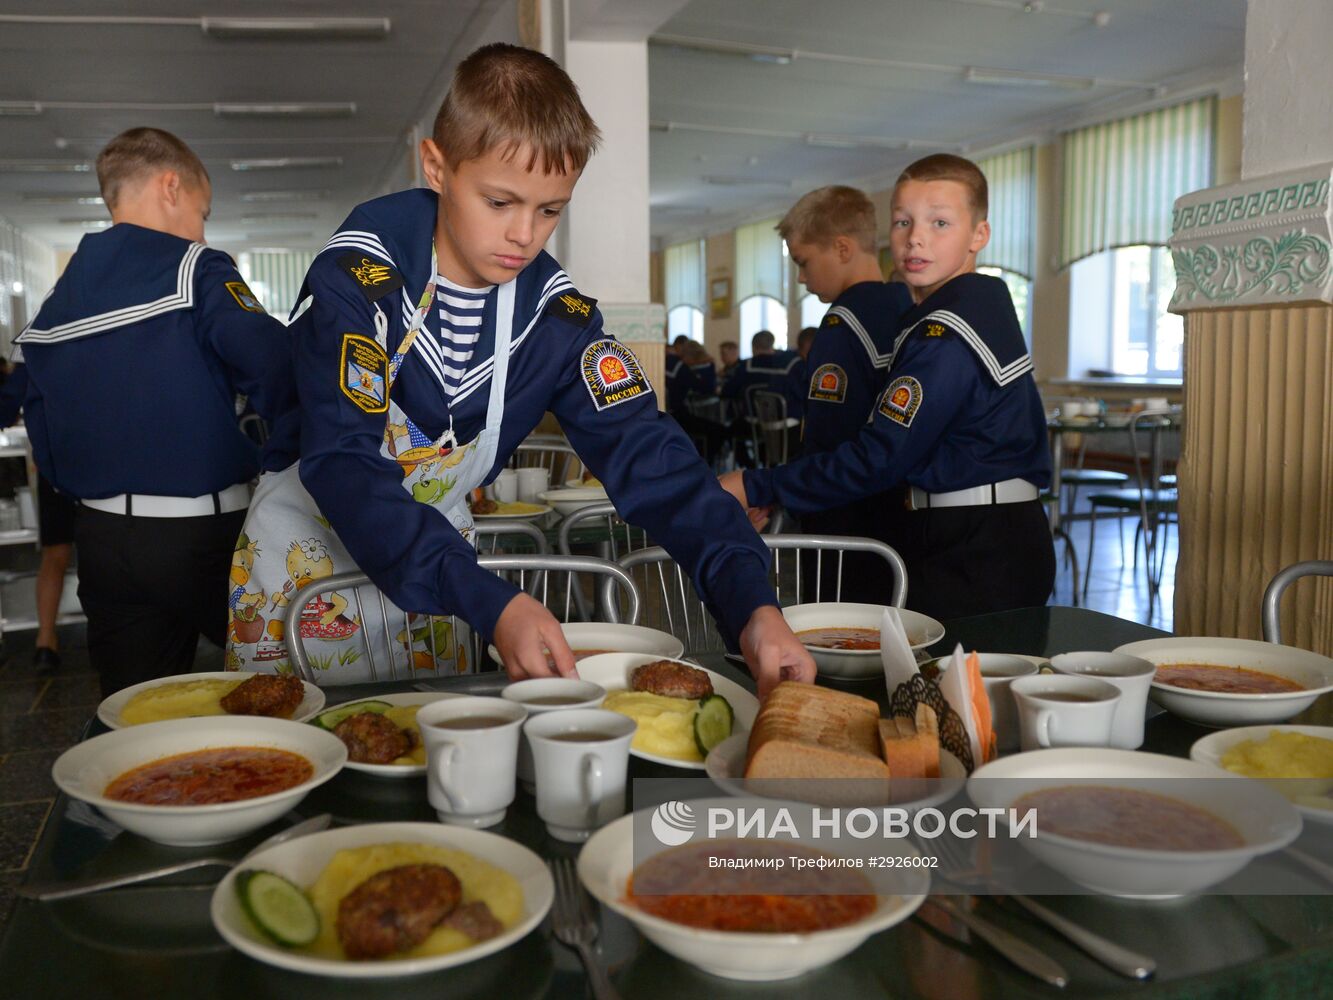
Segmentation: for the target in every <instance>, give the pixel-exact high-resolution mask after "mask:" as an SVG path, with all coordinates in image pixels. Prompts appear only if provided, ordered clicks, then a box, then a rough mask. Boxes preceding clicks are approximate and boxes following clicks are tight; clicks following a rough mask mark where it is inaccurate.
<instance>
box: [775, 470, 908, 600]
mask: <svg viewBox="0 0 1333 1000" xmlns="http://www.w3.org/2000/svg"><path fill="white" fill-rule="evenodd" d="M906 513H907V511H906V510H904V508H903V490H901V489H895V490H887V491H885V492H883V493H877V494H875V495H874V496H872V497H867V498H865V499H864V500H858V501H856V502H855V503H852V504H848V505H847V506H845V507H833V508H830V509H829V510H821V511H813V512H811V513H808V514H802V515H801V531H802V532H803V533H805V534H809V535H834V536H840V537H856V538H873V539H878V540H880V541H886V540H887V537H886V536H888V535H890V534H892V533H893V532H892V531H891V530H889V522H891V521H893V520H894V519H895V518H896V519H897V520H901V519H902V518H903V517H904V516H905V515H906ZM889 544H890V545H892V544H893V543H892V542H889ZM895 547H896V546H895ZM899 554H900V555H901V553H899ZM838 579H839V566H838V556H837V553H836V552H826V553H825V554H824V558H823V560H821V561H819V562H817V561H816V559H815V558H814V556H813V555H812V554H811V553H809V552H803V553H802V554H801V600H802V601H804V602H807V603H809V602H812V601H814V600H815V594H816V593H818V594H819V600H821V601H850V602H853V603H858V604H888V603H890V599H891V598H892V597H893V583H894V574H893V570H892V568H891V567H890V566H889V564H888V563H886V562H885V561H884V560H883V559H881V558H880V557H879V556H877V555H874V554H872V553H868V552H847V553H845V554H844V555H843V560H842V566H841V579H842V589H841V592H839V589H838ZM816 580H818V581H819V584H820V586H819V590H818V591H816V589H815V583H816ZM908 583H909V584H910V583H911V576H910V574H909V576H908ZM908 593H909V595H910V593H911V590H910V586H909V590H908Z"/></svg>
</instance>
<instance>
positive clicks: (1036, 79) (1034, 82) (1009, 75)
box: [963, 66, 1097, 90]
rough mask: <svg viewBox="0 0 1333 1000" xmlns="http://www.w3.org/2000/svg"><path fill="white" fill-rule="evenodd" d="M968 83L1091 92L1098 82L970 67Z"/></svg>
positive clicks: (1084, 78) (967, 72) (967, 73)
mask: <svg viewBox="0 0 1333 1000" xmlns="http://www.w3.org/2000/svg"><path fill="white" fill-rule="evenodd" d="M963 79H964V80H966V81H967V82H968V83H987V84H996V85H998V86H1006V87H1007V86H1017V87H1061V88H1063V89H1065V90H1090V89H1091V88H1092V86H1093V85H1094V84H1095V83H1096V82H1097V81H1096V80H1094V79H1093V78H1092V77H1090V76H1060V75H1058V74H1055V73H1029V72H1027V71H1026V70H1021V69H986V68H985V67H982V66H969V67H967V69H965V70H963Z"/></svg>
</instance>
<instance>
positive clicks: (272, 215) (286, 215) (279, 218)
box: [241, 212, 319, 226]
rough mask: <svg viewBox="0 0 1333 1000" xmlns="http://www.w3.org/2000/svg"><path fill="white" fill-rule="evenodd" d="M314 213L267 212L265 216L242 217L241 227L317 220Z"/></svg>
mask: <svg viewBox="0 0 1333 1000" xmlns="http://www.w3.org/2000/svg"><path fill="white" fill-rule="evenodd" d="M318 218H319V216H318V215H316V214H315V213H314V212H269V213H267V214H265V215H243V216H241V223H242V224H243V225H247V226H249V225H263V224H264V223H265V222H292V221H294V220H296V219H318Z"/></svg>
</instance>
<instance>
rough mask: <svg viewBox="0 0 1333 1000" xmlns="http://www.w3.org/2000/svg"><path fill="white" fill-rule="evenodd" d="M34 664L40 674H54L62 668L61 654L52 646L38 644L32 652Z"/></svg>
mask: <svg viewBox="0 0 1333 1000" xmlns="http://www.w3.org/2000/svg"><path fill="white" fill-rule="evenodd" d="M32 665H33V666H34V667H36V668H37V672H38V673H39V674H54V673H55V672H56V671H57V670H59V669H60V654H59V653H57V652H56V651H55V650H54V649H52V648H51V647H50V646H38V647H37V650H36V652H34V653H33V654H32Z"/></svg>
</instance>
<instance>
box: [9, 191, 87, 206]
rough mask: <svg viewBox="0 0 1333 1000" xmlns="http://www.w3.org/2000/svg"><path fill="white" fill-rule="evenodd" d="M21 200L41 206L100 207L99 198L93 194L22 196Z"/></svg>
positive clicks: (28, 194)
mask: <svg viewBox="0 0 1333 1000" xmlns="http://www.w3.org/2000/svg"><path fill="white" fill-rule="evenodd" d="M23 200H24V201H27V202H35V203H37V204H41V205H101V204H104V202H103V201H102V199H101V197H100V196H98V195H95V194H31V193H27V194H24V196H23Z"/></svg>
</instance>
